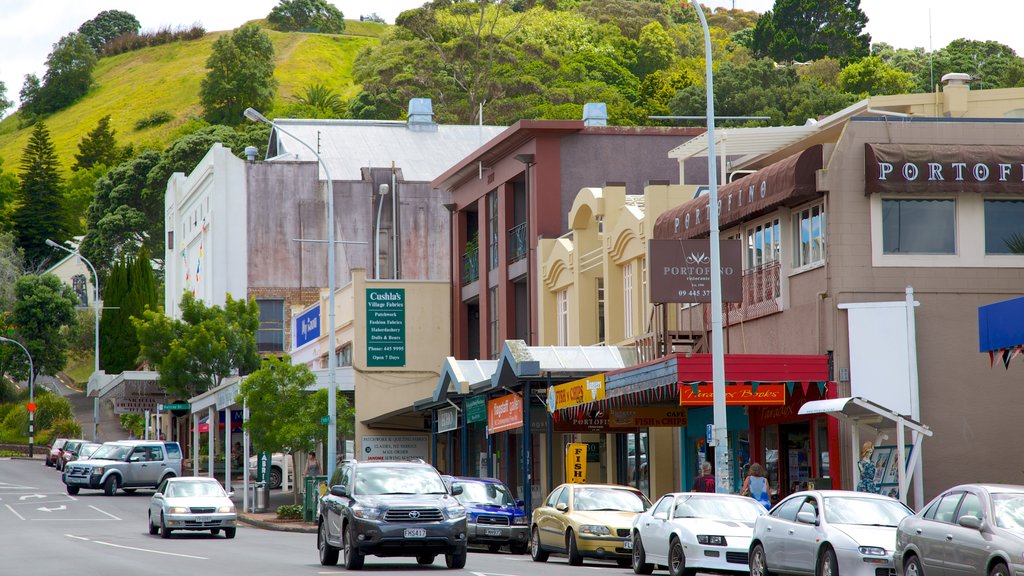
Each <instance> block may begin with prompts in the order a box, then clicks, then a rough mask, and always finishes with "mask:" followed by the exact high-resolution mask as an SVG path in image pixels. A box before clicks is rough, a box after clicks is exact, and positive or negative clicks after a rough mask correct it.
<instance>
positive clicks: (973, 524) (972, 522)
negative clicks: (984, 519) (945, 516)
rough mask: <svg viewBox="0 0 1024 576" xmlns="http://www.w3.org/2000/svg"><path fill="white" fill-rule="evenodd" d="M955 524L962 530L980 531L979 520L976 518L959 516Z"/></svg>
mask: <svg viewBox="0 0 1024 576" xmlns="http://www.w3.org/2000/svg"><path fill="white" fill-rule="evenodd" d="M956 523H957V524H959V525H961V526H963V527H964V528H972V529H974V530H981V518H978V517H977V516H961V517H960V518H959V519H958V520H957V521H956Z"/></svg>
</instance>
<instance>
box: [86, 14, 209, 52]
mask: <svg viewBox="0 0 1024 576" xmlns="http://www.w3.org/2000/svg"><path fill="white" fill-rule="evenodd" d="M205 34H206V29H205V28H203V25H202V24H199V23H198V22H196V23H195V24H193V25H191V26H178V27H177V28H171V27H170V26H163V27H161V28H159V29H157V30H147V31H143V32H140V33H138V34H135V33H134V32H129V33H127V34H122V35H120V36H118V37H117V38H114V39H113V40H111V41H109V42H107V43H106V44H104V45H103V48H101V49H100V56H101V57H102V56H114V55H115V54H121V53H122V52H131V51H132V50H139V49H141V48H146V47H149V46H159V45H161V44H170V43H171V42H176V41H178V40H196V39H199V38H202V37H203V36H204V35H205Z"/></svg>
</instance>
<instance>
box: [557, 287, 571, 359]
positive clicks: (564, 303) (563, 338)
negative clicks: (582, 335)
mask: <svg viewBox="0 0 1024 576" xmlns="http://www.w3.org/2000/svg"><path fill="white" fill-rule="evenodd" d="M555 308H556V312H555V315H556V316H555V317H556V318H557V321H558V345H559V346H568V345H569V290H568V289H564V290H559V291H558V292H557V293H556V294H555Z"/></svg>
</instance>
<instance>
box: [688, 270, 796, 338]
mask: <svg viewBox="0 0 1024 576" xmlns="http://www.w3.org/2000/svg"><path fill="white" fill-rule="evenodd" d="M781 272H782V266H781V264H780V263H779V262H777V261H776V262H769V263H767V264H762V265H761V266H758V267H756V268H750V269H748V270H744V271H743V302H742V303H740V302H732V303H729V304H726V305H725V309H726V315H725V316H724V318H723V319H722V323H723V324H724V325H726V326H731V325H733V324H739V323H740V322H744V321H747V320H753V319H755V318H761V317H764V316H768V315H770V314H775V313H776V312H781V311H782V275H781ZM704 321H705V323H706V324H707V325H708V326H710V325H711V306H710V305H708V304H706V305H705V306H704Z"/></svg>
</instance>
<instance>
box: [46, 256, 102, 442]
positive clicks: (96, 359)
mask: <svg viewBox="0 0 1024 576" xmlns="http://www.w3.org/2000/svg"><path fill="white" fill-rule="evenodd" d="M46 245H47V246H52V247H53V248H60V249H61V250H63V251H65V252H67V253H68V254H71V255H72V256H74V255H75V254H78V257H79V258H80V259H81V260H82V262H85V263H86V264H88V265H89V270H92V287H93V290H94V292H93V298H92V307H93V308H94V309H95V311H96V333H95V335H94V341H95V348H94V350H93V378H98V377H99V371H100V277H99V276H98V275H97V274H96V267H94V266H93V265H92V262H89V259H88V258H86V257H85V256H82V253H81V252H80V251H79V250H72V249H70V248H68V247H67V246H64V245H63V244H58V243H56V242H54V241H53V240H50V239H49V238H47V239H46ZM99 420H100V397H99V394H98V393H97V395H96V396H95V397H93V399H92V441H93V442H95V441H96V428H97V426H98V424H99Z"/></svg>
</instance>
